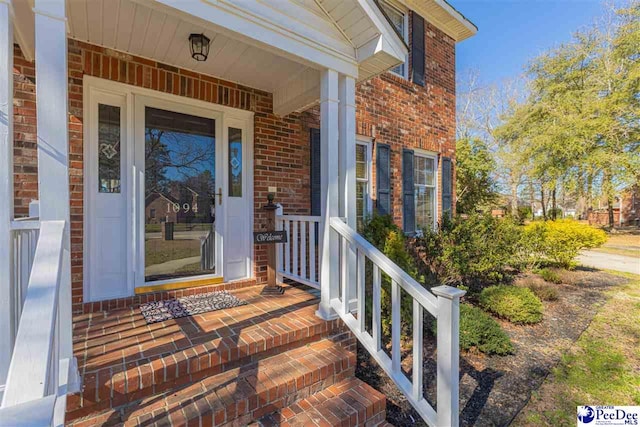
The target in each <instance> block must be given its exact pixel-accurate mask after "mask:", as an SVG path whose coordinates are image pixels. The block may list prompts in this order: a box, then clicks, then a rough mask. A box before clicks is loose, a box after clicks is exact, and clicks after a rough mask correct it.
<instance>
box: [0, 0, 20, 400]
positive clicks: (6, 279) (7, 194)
mask: <svg viewBox="0 0 640 427" xmlns="http://www.w3.org/2000/svg"><path fill="white" fill-rule="evenodd" d="M11 16H12V11H11V2H10V1H7V0H0V200H2V206H1V207H0V295H2V298H0V397H2V390H3V389H4V384H5V383H6V380H7V372H8V370H9V364H10V363H11V351H12V347H13V343H12V341H13V328H14V326H13V325H12V321H11V319H12V316H13V309H16V308H17V307H11V305H12V304H11V302H12V301H14V300H15V299H14V298H12V297H11V295H12V292H13V291H16V290H13V291H12V289H11V286H12V279H11V270H12V262H11V260H12V256H11V251H12V248H13V245H12V242H11V219H12V218H13V23H12V22H11Z"/></svg>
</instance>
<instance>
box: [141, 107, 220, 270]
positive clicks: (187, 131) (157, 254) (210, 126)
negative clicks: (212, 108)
mask: <svg viewBox="0 0 640 427" xmlns="http://www.w3.org/2000/svg"><path fill="white" fill-rule="evenodd" d="M215 137H216V136H215V120H213V119H206V118H202V117H196V116H191V115H187V114H180V113H174V112H171V111H165V110H159V109H156V108H150V107H147V108H146V110H145V281H153V280H164V279H171V278H175V277H186V276H196V275H202V274H213V273H215V226H214V224H215V204H214V197H215V188H216V185H215V184H216V183H215V156H216V153H215V145H216V144H215Z"/></svg>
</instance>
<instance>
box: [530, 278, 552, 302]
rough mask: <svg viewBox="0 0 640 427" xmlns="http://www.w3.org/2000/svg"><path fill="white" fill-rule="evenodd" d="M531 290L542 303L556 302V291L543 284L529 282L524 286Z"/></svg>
mask: <svg viewBox="0 0 640 427" xmlns="http://www.w3.org/2000/svg"><path fill="white" fill-rule="evenodd" d="M525 286H526V287H527V288H529V289H531V292H533V293H534V294H536V296H537V297H538V298H540V299H541V300H542V301H556V300H557V299H558V289H557V288H555V287H553V286H550V285H547V284H545V283H536V282H531V283H527V284H526V285H525Z"/></svg>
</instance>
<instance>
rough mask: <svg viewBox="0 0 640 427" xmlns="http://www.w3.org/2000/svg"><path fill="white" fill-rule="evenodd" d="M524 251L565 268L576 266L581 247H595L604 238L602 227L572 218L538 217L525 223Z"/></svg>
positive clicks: (604, 239) (605, 237) (603, 240)
mask: <svg viewBox="0 0 640 427" xmlns="http://www.w3.org/2000/svg"><path fill="white" fill-rule="evenodd" d="M524 235H525V239H524V241H525V242H526V246H527V249H526V250H527V251H528V252H529V253H531V254H532V256H534V257H535V258H537V259H539V260H547V261H551V262H553V263H555V264H557V265H559V266H561V267H564V268H573V267H575V261H574V260H575V258H576V257H577V256H578V253H579V252H580V251H581V250H582V249H588V248H595V247H598V246H600V245H602V244H603V243H604V242H606V241H607V235H606V233H605V232H604V231H602V230H599V229H597V228H594V227H591V226H589V225H586V224H582V223H580V222H578V221H575V220H572V219H562V220H558V221H537V222H532V223H531V224H529V225H526V226H525V227H524Z"/></svg>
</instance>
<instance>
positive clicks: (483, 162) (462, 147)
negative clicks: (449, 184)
mask: <svg viewBox="0 0 640 427" xmlns="http://www.w3.org/2000/svg"><path fill="white" fill-rule="evenodd" d="M456 167H457V172H456V196H457V197H456V198H457V202H456V211H457V212H458V213H465V214H470V213H474V212H475V211H477V210H480V209H483V208H488V207H490V204H491V203H493V202H494V201H495V200H496V183H495V181H494V179H493V178H492V174H493V172H494V170H495V161H494V159H493V157H492V155H491V152H490V151H489V148H488V147H487V144H486V143H485V142H484V141H483V140H481V139H479V138H463V139H459V140H458V141H457V142H456Z"/></svg>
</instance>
